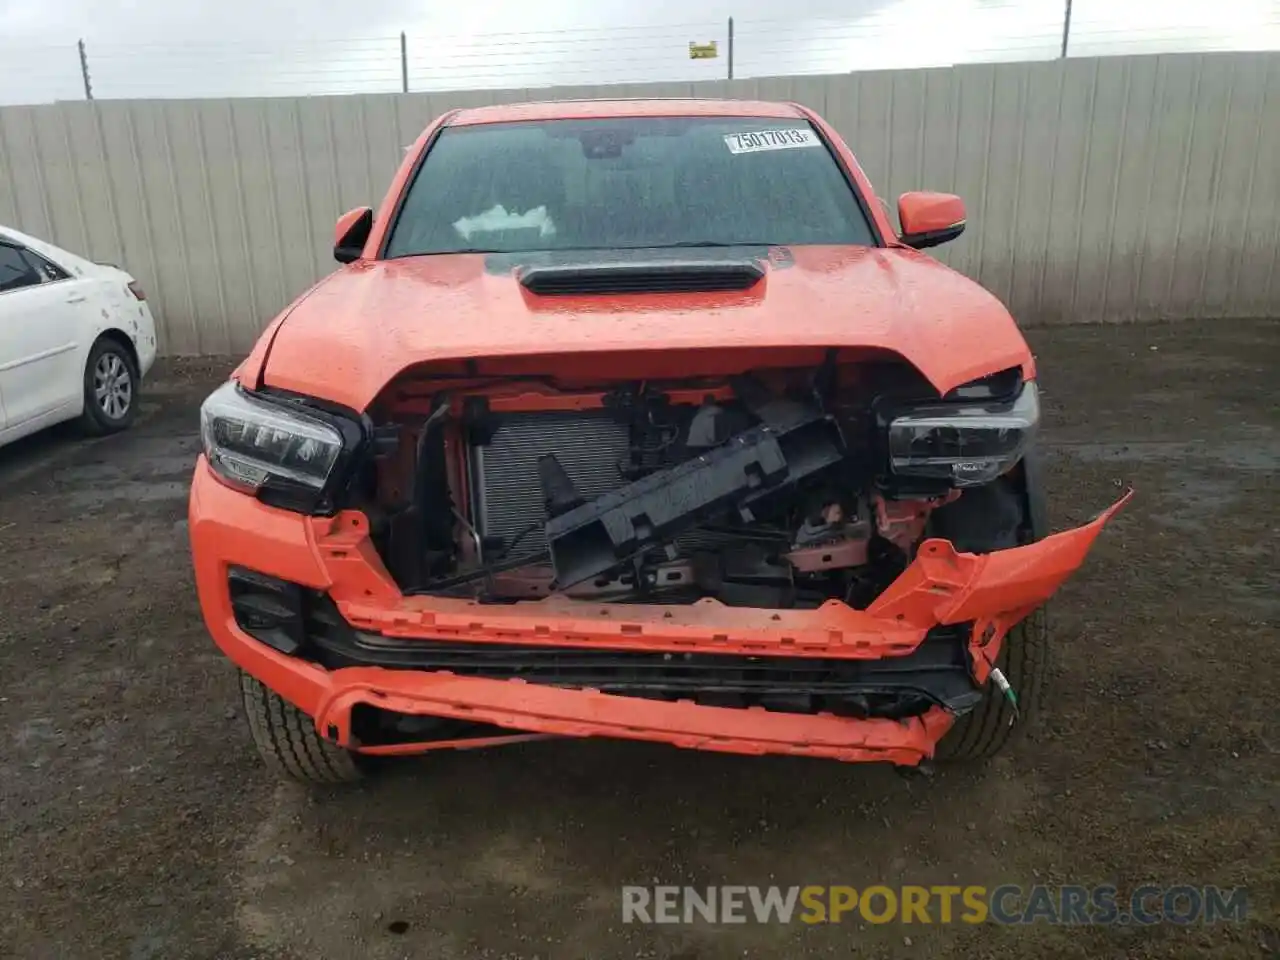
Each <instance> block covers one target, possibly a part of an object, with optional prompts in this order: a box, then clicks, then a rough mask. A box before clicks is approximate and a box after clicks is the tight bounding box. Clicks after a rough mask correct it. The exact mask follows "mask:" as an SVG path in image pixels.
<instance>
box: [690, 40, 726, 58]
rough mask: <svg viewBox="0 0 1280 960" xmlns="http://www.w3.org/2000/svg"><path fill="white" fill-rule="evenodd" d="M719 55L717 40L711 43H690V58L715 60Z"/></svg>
mask: <svg viewBox="0 0 1280 960" xmlns="http://www.w3.org/2000/svg"><path fill="white" fill-rule="evenodd" d="M718 56H719V53H718V52H717V50H716V41H714V40H712V41H711V42H710V43H691V44H689V59H690V60H714V59H715V58H716V57H718Z"/></svg>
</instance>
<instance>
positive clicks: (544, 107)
mask: <svg viewBox="0 0 1280 960" xmlns="http://www.w3.org/2000/svg"><path fill="white" fill-rule="evenodd" d="M804 116H805V114H804V112H803V111H802V110H801V108H800V107H798V106H796V105H795V104H793V103H775V102H770V101H766V100H705V99H692V98H691V99H687V100H681V99H676V98H671V99H636V100H547V101H543V102H537V103H504V104H495V105H493V106H489V107H468V108H464V109H462V110H459V111H458V112H457V113H455V114H454V115H453V116H451V117H450V118H449V119H448V120H447V121H446V123H447V125H448V126H451V127H462V126H475V125H477V124H483V123H511V122H514V121H520V120H587V119H596V118H601V117H759V118H778V119H792V120H795V119H801V118H804Z"/></svg>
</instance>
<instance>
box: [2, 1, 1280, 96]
mask: <svg viewBox="0 0 1280 960" xmlns="http://www.w3.org/2000/svg"><path fill="white" fill-rule="evenodd" d="M1074 7H1075V9H1074V13H1073V31H1072V35H1073V40H1072V52H1073V53H1075V54H1079V55H1087V54H1093V53H1125V52H1134V53H1142V52H1160V51H1165V50H1188V49H1274V48H1277V47H1280V0H1214V2H1211V3H1210V2H1205V0H1075V4H1074ZM304 10H305V14H304V13H303V11H304ZM1062 13H1063V2H1062V0H788V2H786V3H779V2H778V0H649V2H648V3H645V4H641V3H637V2H636V0H538V2H536V3H535V2H532V0H467V2H457V0H455V2H452V3H440V2H430V0H359V2H352V0H310V2H309V3H306V4H300V3H298V2H297V0H186V2H173V0H114V2H110V0H109V2H108V3H103V2H102V0H0V103H6V102H7V103H23V102H26V103H30V102H43V101H49V100H53V99H80V98H82V97H83V95H84V93H83V87H82V82H81V77H80V69H79V59H78V52H77V50H76V46H75V43H76V40H77V39H78V38H84V40H85V42H86V49H87V54H88V60H89V71H90V75H91V79H92V81H93V86H94V90H95V95H96V96H98V97H158V96H220V95H273V94H297V93H343V92H377V91H390V90H396V89H399V86H400V49H399V34H400V31H402V30H403V31H405V32H406V33H407V34H408V49H409V65H410V85H411V88H413V89H419V90H422V89H444V88H454V89H459V88H464V89H465V88H486V87H497V86H513V87H524V86H543V85H547V84H551V83H566V84H575V83H576V84H587V83H599V82H615V81H639V80H691V79H700V78H718V77H723V76H724V75H725V72H726V69H727V58H726V53H727V50H726V36H725V34H726V32H727V31H726V21H727V18H728V17H729V16H730V15H732V16H733V17H734V19H735V73H736V75H738V76H762V75H770V74H775V75H776V74H791V73H802V72H809V73H829V72H842V71H848V70H857V69H883V68H890V67H912V66H926V65H936V64H945V63H954V62H966V61H974V60H1008V59H1041V58H1049V57H1053V56H1056V55H1057V54H1058V50H1059V45H1060V43H1061V30H1062ZM711 40H715V41H717V42H718V51H717V52H718V56H717V58H716V59H707V60H691V59H690V58H689V53H688V45H689V43H691V42H697V43H705V42H708V41H711Z"/></svg>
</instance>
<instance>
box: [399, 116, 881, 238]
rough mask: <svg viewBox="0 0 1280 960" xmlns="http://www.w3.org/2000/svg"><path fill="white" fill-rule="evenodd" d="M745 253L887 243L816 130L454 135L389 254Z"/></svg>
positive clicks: (664, 127) (411, 198)
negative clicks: (694, 249) (683, 249)
mask: <svg viewBox="0 0 1280 960" xmlns="http://www.w3.org/2000/svg"><path fill="white" fill-rule="evenodd" d="M735 244H752V245H755V244H778V245H799V244H860V245H865V246H874V245H875V238H874V234H873V233H872V230H871V226H870V225H869V223H868V222H867V218H866V217H865V216H864V214H863V212H862V209H861V208H860V207H859V205H858V202H857V198H856V196H855V195H854V192H853V188H852V187H851V186H850V184H849V183H848V181H846V180H845V177H844V175H843V173H842V172H841V170H840V168H839V167H838V166H837V164H836V161H835V159H834V158H833V157H832V155H831V154H830V153H829V152H828V151H827V149H826V147H825V146H824V144H823V143H822V141H821V140H820V139H819V138H818V135H817V133H816V132H815V131H814V130H813V128H812V127H811V126H810V125H809V124H808V122H807V121H803V120H787V119H776V118H768V119H752V118H748V119H743V118H740V117H736V118H702V117H698V118H683V117H675V118H672V117H659V118H655V117H643V118H641V117H637V118H614V119H607V120H551V121H544V122H530V123H502V124H485V125H479V126H471V127H450V128H446V129H445V130H443V131H442V132H441V134H440V136H439V137H438V138H437V139H436V142H435V144H434V145H433V146H432V147H431V148H430V151H429V152H428V154H427V156H426V158H425V160H424V161H423V163H422V167H421V169H420V170H419V172H418V175H417V177H416V178H415V179H414V181H413V183H412V185H411V186H410V187H409V191H408V194H407V196H406V197H405V200H404V203H403V205H402V207H401V211H400V215H399V218H398V219H397V220H396V222H395V223H394V224H393V226H392V230H391V235H390V238H389V240H388V242H387V247H386V256H388V257H405V256H413V255H415V254H428V253H460V252H467V251H470V252H476V251H480V252H486V253H489V252H493V253H519V252H526V251H541V250H569V249H588V250H589V249H619V248H644V247H679V246H722V245H724V246H729V245H735Z"/></svg>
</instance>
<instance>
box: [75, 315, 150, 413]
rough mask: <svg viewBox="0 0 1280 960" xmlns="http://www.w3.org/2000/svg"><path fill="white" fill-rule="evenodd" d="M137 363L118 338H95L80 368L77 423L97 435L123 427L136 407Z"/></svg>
mask: <svg viewBox="0 0 1280 960" xmlns="http://www.w3.org/2000/svg"><path fill="white" fill-rule="evenodd" d="M138 380H139V376H138V365H137V364H136V363H135V362H134V360H133V354H132V353H131V352H130V350H129V349H128V348H127V347H126V346H125V345H124V344H122V343H121V342H120V341H119V340H114V339H111V338H110V337H99V338H98V340H97V342H96V343H94V345H93V347H92V349H90V351H89V360H88V362H87V363H86V364H85V368H84V412H83V413H82V414H81V415H80V426H81V428H82V429H83V430H84V431H85V433H88V434H91V435H93V436H101V435H102V434H105V433H115V432H116V431H118V430H123V429H124V428H125V427H127V426H129V424H131V423H132V422H133V418H134V416H135V415H136V414H137V410H138Z"/></svg>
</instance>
